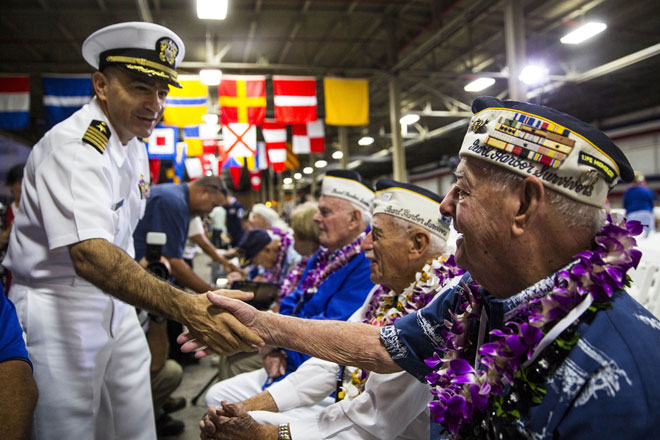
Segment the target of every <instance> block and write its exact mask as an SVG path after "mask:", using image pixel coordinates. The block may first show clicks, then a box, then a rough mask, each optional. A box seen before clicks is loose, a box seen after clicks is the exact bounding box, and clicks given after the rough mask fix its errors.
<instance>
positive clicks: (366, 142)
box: [358, 136, 374, 147]
mask: <svg viewBox="0 0 660 440" xmlns="http://www.w3.org/2000/svg"><path fill="white" fill-rule="evenodd" d="M373 143H374V138H372V137H371V136H362V137H361V138H360V139H358V145H362V146H363V147H366V146H367V145H371V144H373Z"/></svg>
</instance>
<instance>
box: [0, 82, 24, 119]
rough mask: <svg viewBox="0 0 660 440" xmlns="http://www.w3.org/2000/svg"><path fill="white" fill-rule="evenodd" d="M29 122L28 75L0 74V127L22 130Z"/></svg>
mask: <svg viewBox="0 0 660 440" xmlns="http://www.w3.org/2000/svg"><path fill="white" fill-rule="evenodd" d="M29 124H30V77H29V76H27V75H20V76H0V129H3V130H22V129H23V128H26V127H27V126H28V125H29Z"/></svg>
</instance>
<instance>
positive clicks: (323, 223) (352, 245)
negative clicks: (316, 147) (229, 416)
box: [206, 170, 373, 406]
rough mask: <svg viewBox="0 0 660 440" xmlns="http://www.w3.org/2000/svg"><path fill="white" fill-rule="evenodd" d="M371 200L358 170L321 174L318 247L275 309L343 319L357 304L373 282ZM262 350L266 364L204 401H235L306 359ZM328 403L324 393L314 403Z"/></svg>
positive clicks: (291, 353) (218, 386)
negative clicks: (368, 239) (365, 245)
mask: <svg viewBox="0 0 660 440" xmlns="http://www.w3.org/2000/svg"><path fill="white" fill-rule="evenodd" d="M372 201H373V191H372V190H371V189H370V188H369V187H367V186H366V184H365V183H364V182H363V181H362V178H361V176H360V175H359V174H358V173H356V172H354V171H341V170H340V171H329V172H328V173H326V175H325V176H324V178H323V182H322V184H321V197H320V199H319V204H318V207H319V212H318V213H317V214H316V216H315V217H314V220H315V221H316V222H317V223H318V225H319V241H320V242H321V245H322V246H321V248H320V249H319V250H318V251H317V252H316V253H315V254H314V256H313V257H312V258H311V259H310V261H309V262H308V263H307V267H306V269H305V272H304V273H303V275H302V278H301V279H300V282H299V283H298V284H297V286H295V289H294V290H293V291H292V292H291V293H289V294H288V295H287V296H285V297H284V298H282V301H281V302H280V314H283V315H291V316H297V317H300V318H307V319H312V320H325V319H335V320H337V319H338V320H346V319H348V318H349V317H350V316H351V314H353V312H355V310H356V309H357V308H358V307H360V305H361V304H362V303H363V302H364V300H365V298H366V297H367V295H368V294H369V291H370V290H371V288H372V287H373V283H372V282H371V281H370V280H369V260H367V258H366V257H365V256H364V252H362V251H361V249H360V245H361V243H362V240H364V237H365V235H366V233H367V232H368V231H367V229H368V227H369V224H370V221H371V214H370V208H371V203H372ZM292 287H294V286H292ZM275 347H276V346H275ZM261 352H262V355H264V367H265V368H261V369H259V370H256V371H252V372H249V373H243V374H240V375H238V376H235V377H232V378H231V379H227V380H224V381H222V382H219V383H217V384H215V385H214V386H213V387H212V388H211V389H210V390H209V391H208V393H207V394H206V403H207V405H215V406H219V404H220V401H222V400H228V401H231V402H239V401H242V400H244V399H247V398H248V397H252V396H254V395H255V394H258V393H259V392H261V391H262V390H263V389H264V388H265V387H267V386H269V385H270V384H271V383H272V382H273V381H274V380H279V379H280V378H282V377H284V376H286V375H287V374H289V373H291V372H293V371H295V370H296V369H297V368H298V366H299V365H300V364H302V363H303V362H304V361H306V360H307V359H308V358H309V356H307V355H304V354H302V353H298V352H295V351H291V350H282V349H279V348H274V347H268V348H265V349H262V350H261ZM330 403H332V400H331V399H330V398H328V399H327V400H326V401H324V402H321V403H320V404H319V405H321V406H327V405H328V404H330Z"/></svg>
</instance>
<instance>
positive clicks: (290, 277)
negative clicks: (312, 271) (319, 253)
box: [280, 257, 309, 299]
mask: <svg viewBox="0 0 660 440" xmlns="http://www.w3.org/2000/svg"><path fill="white" fill-rule="evenodd" d="M308 261H309V257H305V258H303V259H302V260H300V261H299V262H298V264H296V265H295V266H293V267H292V268H291V269H290V270H289V273H287V274H286V276H285V277H284V280H283V281H282V287H281V289H280V299H282V298H284V297H285V296H287V295H288V294H289V293H291V292H293V291H294V290H295V288H296V286H298V283H299V282H300V279H301V278H302V274H303V273H304V272H305V267H307V262H308Z"/></svg>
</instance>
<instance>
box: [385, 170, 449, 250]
mask: <svg viewBox="0 0 660 440" xmlns="http://www.w3.org/2000/svg"><path fill="white" fill-rule="evenodd" d="M441 202H442V197H440V196H439V195H438V194H435V193H433V192H431V191H429V190H427V189H424V188H422V187H421V186H417V185H413V184H410V183H402V182H397V181H396V180H392V179H381V180H379V181H378V182H376V194H375V197H374V209H373V214H374V215H376V214H381V213H382V214H388V215H391V216H394V217H399V218H401V219H403V220H406V221H408V222H410V223H414V224H416V225H418V226H421V227H422V228H424V229H426V230H427V231H429V232H430V233H431V234H435V235H437V236H438V237H440V238H442V239H443V240H445V241H446V240H447V237H449V230H450V226H451V218H448V217H445V216H443V215H442V214H441V213H440V203H441Z"/></svg>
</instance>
